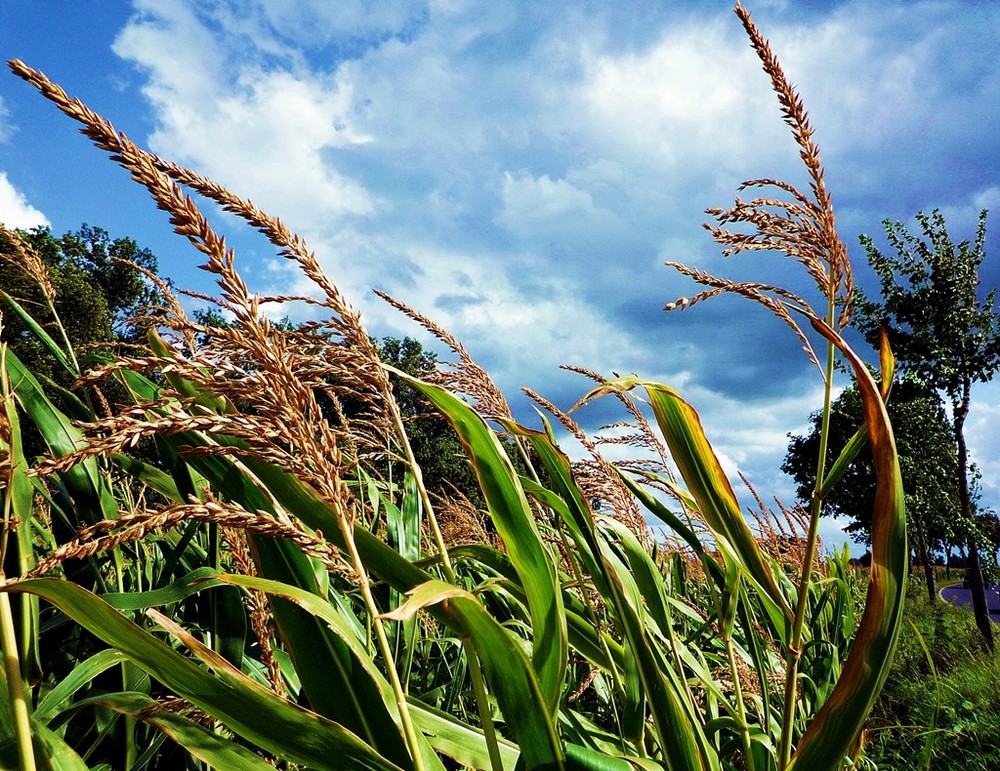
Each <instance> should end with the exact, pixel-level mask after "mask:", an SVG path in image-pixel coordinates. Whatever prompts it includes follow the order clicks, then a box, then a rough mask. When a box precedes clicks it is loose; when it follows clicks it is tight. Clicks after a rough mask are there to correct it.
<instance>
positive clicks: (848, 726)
mask: <svg viewBox="0 0 1000 771" xmlns="http://www.w3.org/2000/svg"><path fill="white" fill-rule="evenodd" d="M811 321H812V325H813V327H814V328H815V329H816V330H817V331H818V332H819V333H820V334H822V335H823V336H824V337H826V339H827V340H829V341H830V342H831V343H833V344H834V345H835V346H836V347H837V348H838V349H839V350H840V352H841V353H842V354H843V355H844V357H845V358H846V359H847V361H848V362H849V363H850V365H851V368H852V369H853V370H854V377H855V379H856V381H857V384H858V392H859V393H860V395H861V406H862V409H863V411H864V415H865V425H866V426H867V428H868V436H869V437H870V441H871V447H872V457H873V458H874V460H875V472H876V476H877V479H876V487H875V510H874V512H873V513H872V539H871V544H872V567H871V571H870V579H869V580H870V583H869V586H868V599H867V601H866V603H865V610H864V613H863V615H862V616H861V623H860V624H859V625H858V631H857V634H856V635H855V638H854V644H853V645H852V646H851V652H850V654H849V655H848V657H847V661H846V662H845V664H844V670H843V673H842V674H841V676H840V679H839V680H838V681H837V685H836V686H835V687H834V689H833V692H832V693H831V694H830V697H829V698H828V699H827V700H826V702H825V703H824V704H823V706H822V707H821V708H820V710H819V712H818V713H817V714H816V716H815V718H813V720H812V722H811V723H810V724H809V726H808V728H807V729H806V732H805V734H803V736H802V739H801V740H800V741H799V744H798V746H797V747H796V748H795V754H794V755H793V756H792V762H791V765H790V766H789V768H790V769H803V770H805V769H808V770H809V771H813V769H817V770H818V771H823V770H824V769H831V770H832V769H837V768H840V766H841V763H842V761H843V759H844V758H845V757H846V756H847V755H848V753H849V752H850V750H851V748H852V746H853V744H854V742H855V741H856V739H857V737H858V734H859V733H860V732H861V729H862V727H863V726H864V722H865V720H866V719H867V717H868V714H869V712H870V711H871V708H872V706H873V705H874V703H875V700H876V699H877V698H878V695H879V692H880V691H881V690H882V685H883V684H884V683H885V679H886V677H887V676H888V674H889V668H890V666H891V665H892V657H893V654H894V653H895V650H896V642H897V640H898V638H899V631H900V629H901V627H902V623H903V598H904V596H905V593H906V578H907V572H908V566H907V545H906V510H905V506H904V496H903V483H902V478H901V476H900V471H899V458H898V456H897V454H896V443H895V441H894V439H893V436H892V426H891V425H890V423H889V416H888V413H886V410H885V402H884V399H883V395H882V393H880V392H879V388H878V386H877V385H876V384H875V381H874V379H873V378H872V376H871V374H870V373H869V372H868V369H867V367H865V365H864V363H863V362H862V361H861V359H859V358H858V356H857V354H855V353H854V351H853V350H851V348H850V347H849V346H848V345H847V343H846V342H845V341H844V340H843V339H842V338H841V337H840V335H838V334H837V333H836V332H834V331H833V330H832V329H830V327H828V326H827V325H826V324H824V323H823V322H822V321H819V320H818V319H811ZM887 349H888V346H887V345H883V350H882V357H883V360H885V357H887V356H888V353H887ZM886 369H887V366H886V365H885V364H883V371H885V370H886Z"/></svg>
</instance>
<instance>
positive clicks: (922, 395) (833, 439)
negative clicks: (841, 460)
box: [781, 378, 959, 549]
mask: <svg viewBox="0 0 1000 771" xmlns="http://www.w3.org/2000/svg"><path fill="white" fill-rule="evenodd" d="M888 410H889V418H890V420H891V421H892V426H893V432H894V434H895V437H896V446H897V448H898V450H899V456H900V468H901V471H902V474H903V487H904V490H905V493H906V509H907V515H908V516H909V517H910V518H911V520H912V518H914V517H918V518H920V520H921V522H922V524H923V525H924V526H925V532H926V535H927V538H928V541H929V544H928V545H929V547H930V548H932V549H933V548H935V547H937V546H941V545H944V544H946V543H949V542H951V541H953V540H955V538H956V536H957V535H958V534H957V533H956V532H955V530H956V527H957V526H958V525H959V516H958V511H959V500H958V490H957V483H956V469H955V464H956V460H955V445H954V441H953V437H952V431H951V425H950V424H949V422H948V416H947V414H946V413H945V410H944V407H943V405H942V403H941V399H940V398H939V397H938V395H937V393H936V392H934V391H932V390H930V389H928V388H926V387H925V386H923V385H921V384H920V383H919V381H917V380H915V379H913V378H904V379H903V380H901V381H900V382H899V383H897V384H896V385H895V386H894V388H893V390H892V395H891V398H890V399H889V403H888ZM811 422H812V429H811V431H810V432H809V433H808V434H807V435H805V436H796V435H791V436H790V441H789V445H788V454H787V455H786V456H785V462H784V465H782V467H781V468H782V470H783V471H784V472H785V473H786V474H789V475H790V476H791V477H792V478H793V479H794V480H795V482H796V483H797V485H798V494H799V496H800V498H801V499H803V500H807V499H808V497H809V495H810V493H811V492H812V490H813V488H814V485H815V476H816V457H817V454H818V453H819V429H820V414H819V413H816V414H814V415H813V416H812V418H811ZM863 422H864V419H863V417H862V413H861V400H860V398H859V396H858V391H857V388H856V387H855V386H851V387H850V388H848V389H847V390H845V391H844V392H843V393H841V394H840V396H839V397H837V399H836V400H835V401H834V403H833V409H832V412H831V415H830V443H829V447H828V458H827V463H828V466H829V465H831V464H832V463H833V461H834V460H835V458H836V456H837V454H838V453H839V452H840V450H841V448H843V447H844V445H846V444H847V442H848V440H849V439H850V438H851V437H852V436H853V435H854V432H855V431H856V430H857V429H858V427H859V426H861V425H862V424H863ZM874 505H875V469H874V465H873V462H872V457H871V450H870V449H869V448H868V447H865V448H864V449H863V450H862V451H861V453H860V454H859V455H858V457H857V458H856V459H855V461H854V463H853V464H852V465H851V467H850V469H848V471H847V472H846V473H845V475H844V477H843V479H841V481H840V482H839V484H837V486H836V487H834V488H833V490H832V491H831V492H830V494H829V495H828V496H827V497H826V498H825V499H824V513H827V514H830V515H832V516H835V517H845V518H846V519H848V520H849V524H848V525H847V526H846V527H845V530H846V531H847V532H849V533H851V534H852V535H853V536H854V537H856V538H858V539H859V540H861V541H863V542H865V543H870V542H871V526H872V511H873V508H874Z"/></svg>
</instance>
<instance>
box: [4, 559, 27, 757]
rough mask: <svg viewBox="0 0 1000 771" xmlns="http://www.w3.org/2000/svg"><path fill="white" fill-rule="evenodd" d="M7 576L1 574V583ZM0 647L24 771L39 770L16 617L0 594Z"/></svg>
mask: <svg viewBox="0 0 1000 771" xmlns="http://www.w3.org/2000/svg"><path fill="white" fill-rule="evenodd" d="M3 580H4V577H3V574H2V572H0V581H3ZM0 646H2V647H3V667H4V673H5V674H6V675H7V693H8V694H9V696H10V706H11V711H12V712H13V714H14V737H15V740H16V742H17V756H18V760H19V762H20V764H21V769H22V771H35V752H34V749H33V748H32V745H31V720H30V719H29V717H28V701H27V698H26V693H25V690H24V680H23V679H22V678H21V662H20V661H19V660H18V656H17V635H15V634H14V614H13V613H12V611H11V607H10V595H9V594H7V592H2V593H0Z"/></svg>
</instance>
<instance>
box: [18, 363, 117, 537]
mask: <svg viewBox="0 0 1000 771" xmlns="http://www.w3.org/2000/svg"><path fill="white" fill-rule="evenodd" d="M4 361H5V364H6V367H7V375H8V377H9V378H10V384H11V388H12V389H13V391H14V396H15V398H16V399H17V401H18V403H19V404H20V405H21V408H22V409H23V410H24V411H25V413H26V414H27V415H28V417H30V418H31V420H32V422H33V423H34V424H35V426H36V427H37V428H38V430H39V432H40V433H41V435H42V438H43V439H44V440H45V443H46V444H47V445H48V447H49V450H51V452H52V454H53V455H54V456H55V457H61V456H63V455H67V454H69V453H72V452H75V451H76V450H77V448H78V446H79V444H80V443H81V442H82V436H83V435H82V433H81V431H80V430H79V429H78V428H76V427H75V426H73V425H72V423H70V421H69V418H67V417H66V416H65V415H64V414H63V413H62V412H60V411H59V410H58V409H57V408H56V407H55V405H53V404H52V402H51V401H49V399H48V397H47V396H46V395H45V393H44V392H43V391H42V387H41V385H40V384H39V382H38V380H37V379H35V376H34V375H32V374H31V372H29V371H28V370H27V369H26V368H25V367H24V365H23V364H22V363H21V361H20V360H19V359H18V358H17V356H16V355H15V354H14V353H13V351H10V350H8V351H7V353H6V356H5V357H4ZM59 477H60V479H61V480H62V481H63V483H64V484H65V485H66V489H67V491H68V492H69V494H70V495H71V496H72V498H73V502H74V504H75V507H76V509H77V511H78V512H79V513H82V514H83V515H84V516H83V519H84V520H85V521H88V522H96V521H98V520H101V519H114V518H116V517H117V515H118V504H117V503H116V502H115V499H114V496H113V495H112V494H111V491H110V489H109V488H108V482H107V480H106V479H105V478H104V477H102V476H101V473H100V469H99V468H98V465H97V461H96V460H95V459H94V458H88V459H87V460H85V461H83V462H82V463H78V464H77V465H76V466H74V467H73V468H71V469H69V470H68V471H65V472H62V473H61V474H60V475H59Z"/></svg>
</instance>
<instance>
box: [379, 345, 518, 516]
mask: <svg viewBox="0 0 1000 771" xmlns="http://www.w3.org/2000/svg"><path fill="white" fill-rule="evenodd" d="M379 357H380V358H381V359H382V361H384V362H385V363H386V364H391V365H392V366H394V367H396V368H397V369H399V370H402V371H403V372H405V373H407V374H408V375H412V376H414V377H418V378H423V379H426V378H427V377H428V376H429V375H431V374H432V373H433V372H434V371H435V369H436V368H437V357H436V356H435V355H434V354H433V353H432V352H430V351H427V350H424V347H423V346H422V345H421V344H420V343H419V342H418V341H417V340H414V339H413V338H412V337H406V338H403V339H402V340H400V339H398V338H393V337H387V338H384V339H383V340H382V343H381V344H380V345H379ZM392 388H393V393H394V394H395V397H396V403H397V404H398V405H399V410H400V412H401V413H402V416H403V420H405V421H406V433H407V435H408V436H409V439H410V444H411V446H412V447H413V454H414V456H415V457H416V460H417V464H418V465H419V466H420V472H421V476H423V480H424V484H425V485H426V486H427V489H428V490H432V491H434V492H436V493H438V494H439V495H443V496H446V497H450V496H451V495H452V494H453V493H454V492H459V493H461V494H462V495H463V496H465V497H466V498H468V499H469V500H470V501H471V502H472V503H473V504H475V505H476V507H477V508H481V507H483V506H484V505H485V503H484V501H483V499H482V493H481V492H480V490H479V482H478V480H477V479H476V474H475V471H473V468H472V466H471V464H470V463H469V460H468V455H467V453H466V452H465V448H463V447H462V443H461V442H460V441H459V439H458V436H457V435H456V434H455V431H454V430H453V429H452V427H451V426H450V425H449V424H448V422H447V421H446V420H445V419H444V418H443V417H441V415H440V414H439V413H438V412H437V411H436V410H435V409H434V408H433V406H432V405H431V403H430V402H429V401H428V400H427V398H426V397H424V396H422V395H421V394H420V393H419V392H418V391H417V390H416V389H415V388H414V387H413V386H411V385H410V384H408V383H405V382H402V381H401V380H398V379H395V378H394V379H393V384H392ZM512 458H514V459H515V460H517V458H516V456H514V455H512ZM450 487H453V488H454V489H449V488H450Z"/></svg>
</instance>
